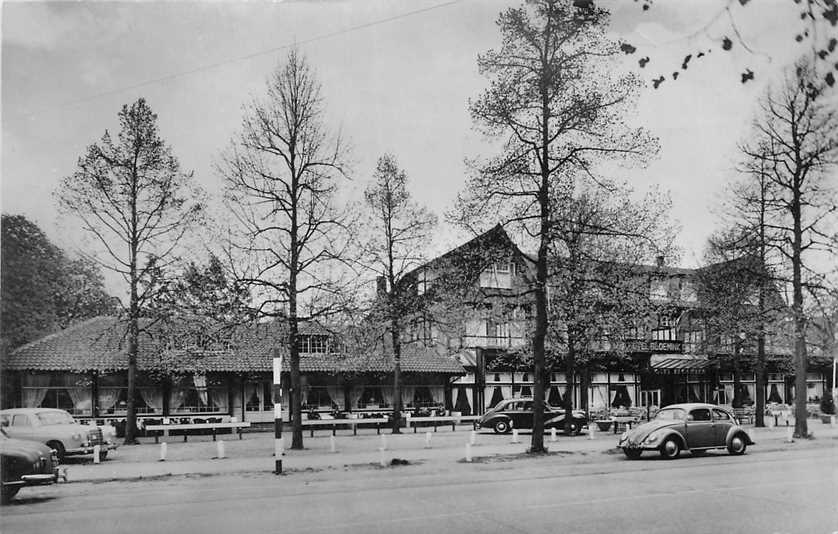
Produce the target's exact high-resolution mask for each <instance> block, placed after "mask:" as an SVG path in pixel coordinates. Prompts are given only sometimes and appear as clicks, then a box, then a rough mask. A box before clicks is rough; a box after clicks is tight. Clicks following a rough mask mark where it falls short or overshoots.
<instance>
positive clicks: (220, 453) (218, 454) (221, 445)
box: [215, 439, 227, 460]
mask: <svg viewBox="0 0 838 534" xmlns="http://www.w3.org/2000/svg"><path fill="white" fill-rule="evenodd" d="M215 448H216V449H217V451H216V458H217V459H219V460H221V459H222V458H226V457H227V456H226V455H225V454H224V440H223V439H220V440H218V441H217V442H216V447H215Z"/></svg>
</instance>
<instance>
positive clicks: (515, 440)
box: [512, 428, 521, 443]
mask: <svg viewBox="0 0 838 534" xmlns="http://www.w3.org/2000/svg"><path fill="white" fill-rule="evenodd" d="M512 443H521V440H520V439H518V429H517V428H513V429H512Z"/></svg>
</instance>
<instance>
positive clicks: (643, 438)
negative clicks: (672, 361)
mask: <svg viewBox="0 0 838 534" xmlns="http://www.w3.org/2000/svg"><path fill="white" fill-rule="evenodd" d="M753 444H754V442H753V441H752V440H751V437H750V436H749V435H748V433H747V432H746V431H745V429H744V428H742V427H741V426H739V423H738V422H737V420H736V418H735V417H734V416H733V414H732V413H730V412H729V411H728V410H727V409H725V408H722V407H721V406H716V405H714V404H698V403H692V404H672V405H670V406H666V407H664V408H662V409H661V410H660V411H659V412H658V413H657V415H656V416H655V418H654V419H652V420H651V421H649V422H648V423H644V424H642V425H640V426H638V427H636V428H633V429H631V430H627V431H626V432H624V433H623V435H622V436H620V441H619V443H618V445H617V446H618V447H620V448H621V449H623V452H624V453H625V455H626V456H628V457H629V458H631V459H633V460H634V459H637V458H640V455H641V454H643V451H658V452H660V455H661V456H663V457H664V458H667V459H672V458H677V457H678V455H679V454H681V451H682V450H689V451H690V453H692V454H693V455H695V456H699V455H701V454H704V452H705V451H707V450H709V449H725V448H726V449H727V450H728V452H730V454H735V455H738V454H744V453H745V449H746V448H747V447H748V445H753Z"/></svg>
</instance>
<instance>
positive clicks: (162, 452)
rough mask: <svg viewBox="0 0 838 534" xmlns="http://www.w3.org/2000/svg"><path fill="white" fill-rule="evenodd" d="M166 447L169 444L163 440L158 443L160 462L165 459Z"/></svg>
mask: <svg viewBox="0 0 838 534" xmlns="http://www.w3.org/2000/svg"><path fill="white" fill-rule="evenodd" d="M168 448H169V444H168V443H166V442H165V441H164V442H163V443H161V444H160V461H161V462H165V461H166V451H167V450H168Z"/></svg>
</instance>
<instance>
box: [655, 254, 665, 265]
mask: <svg viewBox="0 0 838 534" xmlns="http://www.w3.org/2000/svg"><path fill="white" fill-rule="evenodd" d="M655 263H656V264H657V266H658V267H663V256H656V257H655Z"/></svg>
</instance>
